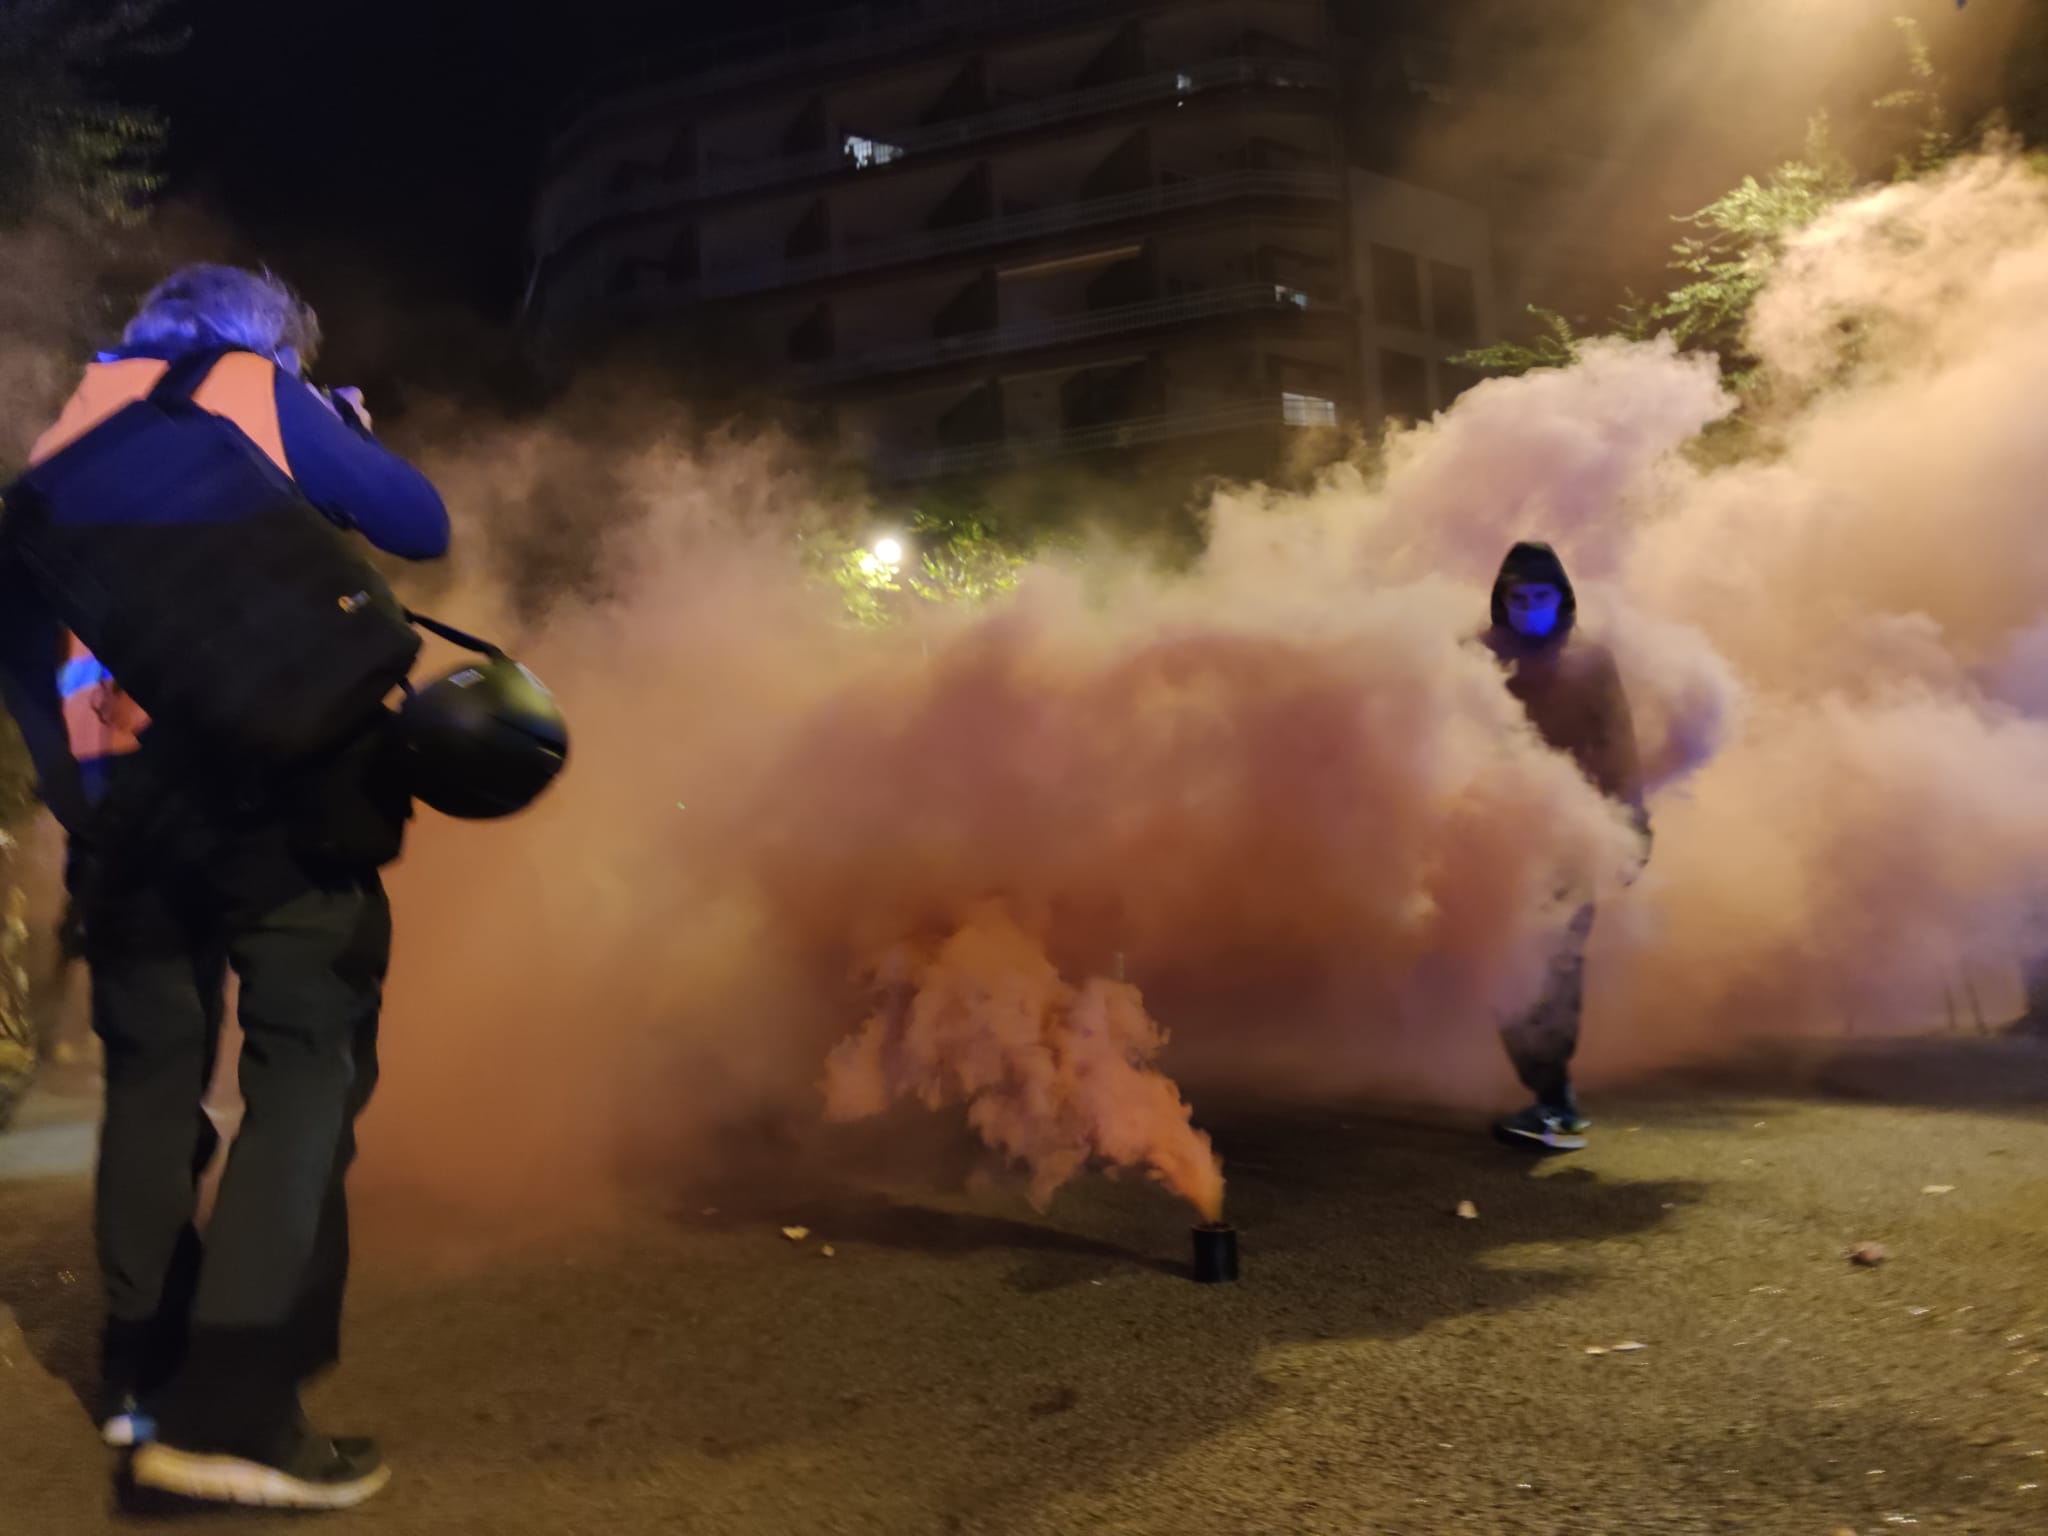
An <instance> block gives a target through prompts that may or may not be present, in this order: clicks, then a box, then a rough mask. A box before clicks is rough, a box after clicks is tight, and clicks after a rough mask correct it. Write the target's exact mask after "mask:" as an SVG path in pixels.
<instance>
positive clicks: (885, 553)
mask: <svg viewBox="0 0 2048 1536" xmlns="http://www.w3.org/2000/svg"><path fill="white" fill-rule="evenodd" d="M875 558H876V559H877V560H879V561H881V562H882V564H884V565H886V566H888V567H889V569H890V570H892V571H893V570H894V569H896V567H897V566H899V565H901V564H902V563H903V541H902V540H901V539H897V538H892V537H890V536H889V535H887V534H884V535H883V536H882V537H881V538H879V539H877V540H875Z"/></svg>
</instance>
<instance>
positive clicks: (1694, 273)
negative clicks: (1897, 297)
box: [1455, 16, 1960, 394]
mask: <svg viewBox="0 0 2048 1536" xmlns="http://www.w3.org/2000/svg"><path fill="white" fill-rule="evenodd" d="M1895 20H1896V24H1897V26H1898V28H1899V32H1900V36H1901V38H1902V39H1903V40H1904V43H1905V49H1906V64H1905V68H1906V76H1907V79H1906V83H1905V84H1904V85H1902V86H1901V87H1900V88H1899V89H1897V90H1895V91H1891V92H1888V93H1887V94H1885V95H1883V96H1881V97H1879V98H1878V99H1877V100H1876V101H1875V102H1874V103H1872V105H1873V107H1875V108H1876V109H1877V110H1879V111H1881V112H1887V113H1894V114H1900V115H1904V116H1908V117H1910V118H1912V119H1913V120H1914V127H1913V137H1912V147H1911V150H1910V152H1902V153H1901V154H1900V155H1899V157H1898V161H1897V164H1896V166H1895V168H1894V171H1895V175H1896V176H1897V177H1899V178H1901V179H1910V178H1912V177H1916V176H1924V175H1927V174H1928V173H1930V172H1932V171H1935V170H1937V169H1939V168H1940V167H1941V166H1942V165H1944V164H1946V163H1947V162H1948V161H1949V160H1950V159H1952V158H1953V157H1954V156H1955V154H1956V153H1957V151H1958V149H1959V147H1960V146H1959V143H1958V141H1957V138H1956V135H1955V131H1954V129H1953V127H1952V126H1951V124H1950V122H1949V117H1948V111H1947V108H1946V106H1945V105H1944V104H1943V100H1942V90H1941V86H1942V81H1941V78H1940V76H1939V75H1938V74H1937V72H1936V70H1935V67H1934V60H1933V57H1932V55H1931V54H1930V53H1929V51H1928V48H1927V43H1926V39H1925V38H1924V37H1922V36H1921V33H1920V29H1919V27H1918V25H1917V24H1916V23H1915V22H1914V21H1913V20H1912V19H1911V18H1909V17H1903V16H1902V17H1898V18H1895ZM1856 186H1857V178H1856V173H1855V170H1854V168H1853V167H1852V166H1850V164H1849V163H1848V161H1847V160H1846V159H1845V158H1844V157H1843V156H1842V154H1841V153H1840V152H1839V151H1838V150H1837V149H1836V148H1835V146H1834V143H1833V141H1832V139H1831V137H1830V135H1829V130H1828V120H1827V116H1826V114H1824V113H1819V114H1816V115H1815V116H1814V117H1813V118H1811V119H1810V120H1809V121H1808V123H1807V130H1806V145H1805V149H1804V151H1803V153H1802V154H1801V155H1800V156H1799V157H1798V158H1797V159H1793V160H1787V161H1786V162H1785V163H1784V164H1782V165H1780V166H1779V167H1778V168H1777V169H1776V170H1774V171H1772V172H1771V174H1770V175H1769V177H1767V178H1766V179H1764V180H1762V181H1759V180H1757V178H1755V177H1754V176H1745V177H1744V178H1743V179H1742V181H1741V182H1740V183H1739V184H1738V185H1736V186H1735V187H1733V188H1731V189H1730V190H1729V191H1727V192H1725V193H1723V194H1722V195H1721V196H1720V197H1717V198H1715V199H1714V201H1712V202H1711V203H1709V204H1707V205H1706V206H1705V207H1704V208H1700V209H1697V210H1695V211H1694V212H1692V213H1688V214H1681V215H1679V216H1678V218H1677V222H1678V223H1680V224H1683V225H1685V226H1687V227H1688V228H1689V229H1690V230H1692V231H1693V233H1689V234H1686V235H1684V236H1681V237H1680V238H1679V239H1678V240H1677V241H1676V242H1675V243H1674V244H1673V246H1672V248H1671V263H1670V265H1671V270H1672V271H1673V273H1674V274H1676V281H1675V282H1674V283H1673V284H1672V286H1671V287H1670V289H1669V290H1668V291H1666V292H1665V293H1664V294H1662V295H1661V296H1659V297H1656V298H1652V299H1638V298H1636V297H1634V296H1633V295H1631V296H1630V297H1629V299H1628V300H1627V301H1626V302H1625V303H1624V304H1623V305H1622V306H1621V308H1620V309H1619V310H1618V311H1617V312H1616V314H1615V315H1614V316H1613V317H1612V318H1611V320H1610V321H1609V323H1608V326H1607V328H1606V330H1605V332H1604V333H1603V334H1607V335H1614V336H1621V337H1625V338H1628V339H1632V340H1642V339H1644V338H1646V337H1649V336H1654V335H1658V334H1661V333H1669V335H1670V336H1671V337H1672V339H1673V340H1674V341H1675V342H1677V344H1678V345H1679V346H1680V347H1681V348H1685V349H1687V350H1693V351H1703V352H1712V353H1714V354H1716V355H1717V356H1718V357H1719V358H1720V360H1721V366H1722V371H1723V373H1724V375H1725V376H1726V378H1727V380H1728V382H1729V384H1730V385H1731V386H1732V387H1733V388H1734V389H1735V390H1736V391H1737V392H1738V393H1742V394H1754V392H1755V391H1756V390H1757V388H1758V387H1759V381H1758V378H1757V366H1756V359H1755V358H1754V357H1753V356H1751V355H1750V354H1749V352H1748V351H1747V349H1746V347H1745V344H1744V340H1743V335H1744V331H1745V329H1746V328H1747V326H1748V324H1749V314H1750V310H1751V308H1752V307H1753V306H1754V304H1755V302H1756V297H1757V295H1758V294H1759V293H1760V292H1761V291H1762V290H1763V287H1764V284H1765V283H1766V282H1767V281H1769V279H1770V275H1771V271H1772V269H1773V268H1774V267H1775V266H1776V265H1777V262H1778V259H1779V257H1780V256H1781V255H1782V254H1783V252H1784V249H1785V244H1786V242H1787V241H1788V240H1789V239H1790V238H1791V237H1792V236H1793V235H1794V234H1796V233H1797V232H1798V231H1800V230H1802V229H1804V228H1806V227H1807V226H1808V225H1810V224H1811V223H1813V221H1814V220H1815V219H1817V218H1819V217H1820V216H1821V215H1822V214H1823V213H1825V212H1826V211H1827V210H1828V209H1829V208H1831V207H1833V206H1834V205H1835V204H1836V203H1838V202H1840V201H1841V200H1842V199H1844V198H1846V197H1848V196H1849V195H1850V194H1851V193H1852V192H1854V191H1855V190H1856ZM1530 312H1531V313H1532V314H1534V315H1535V316H1536V317H1537V318H1538V319H1539V320H1540V321H1541V322H1542V328H1541V330H1540V331H1539V333H1538V335H1537V337H1536V339H1535V340H1534V341H1532V342H1526V343H1525V342H1502V343H1499V344H1497V345H1495V346H1491V347H1485V348H1481V349H1479V350H1477V351H1473V352H1467V353H1465V354H1464V355H1463V356H1461V357H1459V358H1457V359H1455V361H1457V362H1459V363H1462V364H1464V365H1466V366H1467V367H1474V368H1484V369H1489V370H1491V371H1493V372H1496V373H1506V374H1518V373H1526V372H1528V371H1529V370H1530V369H1532V368H1562V367H1566V366H1569V365H1570V364H1571V363H1573V362H1575V361H1577V359H1578V355H1579V348H1580V346H1581V345H1582V344H1583V342H1584V340H1585V338H1583V337H1582V336H1580V335H1578V334H1577V333H1576V332H1575V331H1574V329H1573V327H1572V325H1571V323H1570V322H1569V321H1567V320H1566V319H1565V317H1564V316H1562V315H1559V314H1557V313H1555V312H1554V311H1551V310H1545V309H1539V308H1536V307H1534V306H1531V310H1530Z"/></svg>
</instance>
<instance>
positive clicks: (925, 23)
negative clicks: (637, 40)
mask: <svg viewBox="0 0 2048 1536" xmlns="http://www.w3.org/2000/svg"><path fill="white" fill-rule="evenodd" d="M1102 11H1103V0H883V3H879V4H872V5H858V6H850V7H848V8H847V9H845V10H842V11H829V12H827V13H826V14H824V15H822V16H815V17H809V18H806V19H805V20H803V21H793V22H785V23H783V24H781V25H779V26H772V27H758V28H755V29H754V30H752V31H749V32H738V33H728V34H726V35H724V36H722V37H714V38H712V39H710V40H709V41H708V42H707V43H705V44H703V45H701V46H699V47H696V48H693V49H691V50H690V51H689V52H688V53H687V54H686V55H683V56H677V55H676V54H675V53H673V52H664V53H656V54H654V55H650V56H648V57H645V58H642V59H640V60H638V61H637V62H636V63H634V64H631V65H628V66H625V67H623V68H621V69H618V70H615V71H613V72H612V74H611V76H610V78H609V79H607V80H606V81H605V82H604V84H603V85H602V86H601V87H599V88H597V89H594V90H592V91H589V92H585V93H583V95H582V96H580V97H579V98H578V99H576V100H572V101H571V102H570V103H569V105H568V106H567V107H566V108H565V109H564V112H563V120H565V121H569V122H570V124H571V126H570V127H569V129H568V134H569V135H578V134H580V133H581V132H582V131H583V129H584V127H585V125H586V124H587V123H588V122H590V121H591V120H592V119H594V118H596V117H599V116H601V115H603V113H604V111H605V105H606V103H605V102H604V98H605V97H608V96H616V95H617V94H618V93H620V92H622V91H632V92H635V93H637V94H641V95H650V94H661V93H664V92H665V91H667V92H683V93H687V94H691V95H695V94H700V93H703V92H706V91H713V90H732V89H735V88H737V87H739V86H743V85H751V84H755V83H757V82H759V81H762V80H773V79H775V78H776V77H777V76H780V75H788V74H794V73H796V72H798V71H800V70H803V69H805V68H807V67H810V66H812V65H816V64H820V63H825V62H830V63H831V64H833V65H834V66H839V65H844V64H856V63H860V62H862V61H864V60H868V59H875V58H883V57H887V56H888V55H890V54H895V53H902V52H904V51H906V50H908V49H911V48H915V47H917V46H918V45H919V44H921V43H925V42H929V41H932V40H934V39H937V38H940V37H947V36H951V35H954V34H962V33H972V32H975V31H978V30H982V29H984V28H986V27H989V26H991V25H1003V24H1007V23H1012V22H1021V21H1026V20H1030V21H1057V20H1060V19H1061V18H1064V17H1067V16H1073V17H1076V18H1079V19H1083V20H1092V19H1094V18H1096V17H1098V16H1100V15H1101V14H1102Z"/></svg>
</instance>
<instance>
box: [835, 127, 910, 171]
mask: <svg viewBox="0 0 2048 1536" xmlns="http://www.w3.org/2000/svg"><path fill="white" fill-rule="evenodd" d="M845 154H846V158H847V159H849V160H851V161H852V162H853V164H854V168H855V169H856V170H863V171H864V170H866V169H867V168H868V167H869V166H871V165H887V164H888V163H889V162H890V161H891V160H901V159H902V158H903V146H902V145H900V144H884V143H882V142H881V141H880V140H878V139H864V138H862V137H861V136H860V135H859V134H857V133H849V134H848V135H847V136H846V144H845Z"/></svg>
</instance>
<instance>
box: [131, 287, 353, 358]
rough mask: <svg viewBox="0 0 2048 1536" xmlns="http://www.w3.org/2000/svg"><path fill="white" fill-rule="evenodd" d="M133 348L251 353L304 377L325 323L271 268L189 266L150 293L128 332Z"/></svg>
mask: <svg viewBox="0 0 2048 1536" xmlns="http://www.w3.org/2000/svg"><path fill="white" fill-rule="evenodd" d="M121 341H122V343H123V344H124V345H126V346H131V347H139V346H149V347H172V348H175V349H176V350H178V351H180V352H194V351H198V350H199V349H201V348H203V347H246V348H247V349H248V350H249V351H251V352H260V353H262V354H263V355H264V356H265V357H268V358H273V359H275V360H276V361H277V363H278V364H279V365H280V366H282V367H285V368H289V369H291V370H292V371H293V372H295V373H297V372H303V371H304V370H305V369H306V368H308V367H310V366H311V365H312V362H313V355H314V354H315V353H316V352H318V351H319V349H320V319H319V317H318V316H317V315H315V314H314V313H313V309H312V306H311V305H309V304H308V303H306V301H305V300H304V299H302V298H300V297H299V296H298V295H297V294H296V293H294V292H292V290H291V287H290V285H288V284H287V283H286V282H285V281H284V280H283V279H282V278H280V277H279V276H277V274H276V273H274V272H271V271H269V270H268V269H267V268H266V269H265V270H263V271H260V272H250V271H247V270H245V269H244V268H241V267H222V266H214V265H211V264H204V263H202V264H201V265H198V266H191V267H182V268H180V269H179V270H178V271H176V272H173V273H172V274H171V275H170V276H169V277H167V278H165V279H164V280H163V281H162V282H161V283H159V284H157V286H156V287H155V288H154V289H152V290H151V291H150V294H149V296H148V297H147V298H145V299H144V300H143V301H142V307H141V308H140V309H138V310H137V311H136V312H135V318H134V319H133V320H130V321H129V322H128V328H127V329H126V330H124V331H123V332H122V333H121Z"/></svg>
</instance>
